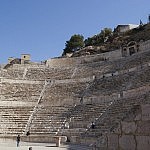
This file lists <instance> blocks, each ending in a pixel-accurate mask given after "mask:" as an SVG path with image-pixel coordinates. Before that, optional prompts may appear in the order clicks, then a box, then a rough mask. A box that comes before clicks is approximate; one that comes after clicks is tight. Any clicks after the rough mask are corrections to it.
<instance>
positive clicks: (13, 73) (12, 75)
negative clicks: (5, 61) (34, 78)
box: [0, 67, 24, 79]
mask: <svg viewBox="0 0 150 150" xmlns="http://www.w3.org/2000/svg"><path fill="white" fill-rule="evenodd" d="M23 74H24V69H19V68H18V69H16V68H15V69H14V68H13V67H12V68H8V69H0V77H4V78H9V79H22V78H23Z"/></svg>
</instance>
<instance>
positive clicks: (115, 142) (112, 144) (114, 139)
mask: <svg viewBox="0 0 150 150" xmlns="http://www.w3.org/2000/svg"><path fill="white" fill-rule="evenodd" d="M107 139H108V149H111V150H116V149H118V146H119V137H118V135H117V134H109V135H108V136H107Z"/></svg>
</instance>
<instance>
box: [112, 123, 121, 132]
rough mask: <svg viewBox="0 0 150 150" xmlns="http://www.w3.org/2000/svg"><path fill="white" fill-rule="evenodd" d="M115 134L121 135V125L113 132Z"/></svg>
mask: <svg viewBox="0 0 150 150" xmlns="http://www.w3.org/2000/svg"><path fill="white" fill-rule="evenodd" d="M113 133H115V134H121V127H120V124H119V125H118V127H117V128H115V129H114V130H113Z"/></svg>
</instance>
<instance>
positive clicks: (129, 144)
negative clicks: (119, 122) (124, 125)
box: [119, 135, 136, 150]
mask: <svg viewBox="0 0 150 150" xmlns="http://www.w3.org/2000/svg"><path fill="white" fill-rule="evenodd" d="M119 147H120V149H121V150H135V148H136V143H135V139H134V136H132V135H122V136H121V137H120V138H119Z"/></svg>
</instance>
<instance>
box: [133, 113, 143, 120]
mask: <svg viewBox="0 0 150 150" xmlns="http://www.w3.org/2000/svg"><path fill="white" fill-rule="evenodd" d="M141 118H142V114H141V113H138V114H137V115H136V116H135V118H134V120H135V121H139V120H141Z"/></svg>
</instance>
